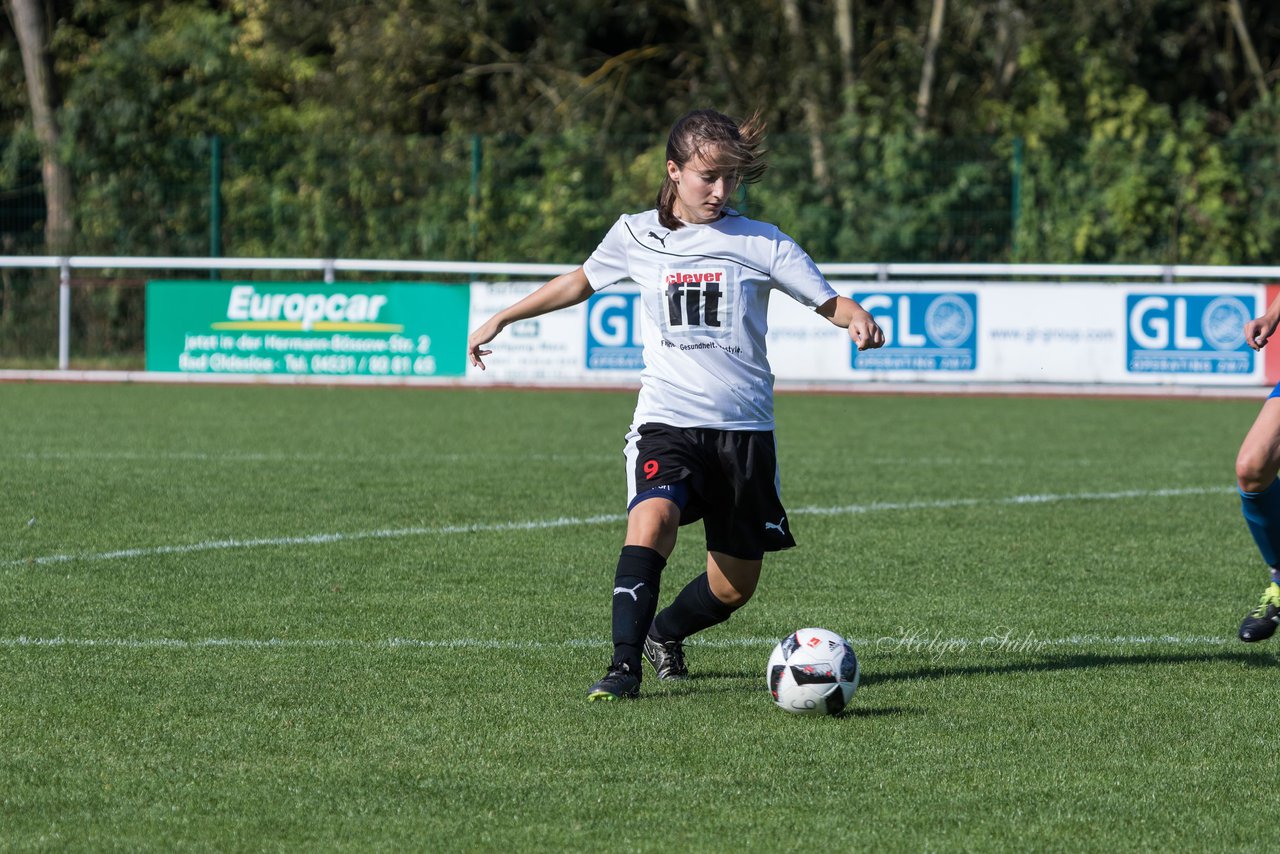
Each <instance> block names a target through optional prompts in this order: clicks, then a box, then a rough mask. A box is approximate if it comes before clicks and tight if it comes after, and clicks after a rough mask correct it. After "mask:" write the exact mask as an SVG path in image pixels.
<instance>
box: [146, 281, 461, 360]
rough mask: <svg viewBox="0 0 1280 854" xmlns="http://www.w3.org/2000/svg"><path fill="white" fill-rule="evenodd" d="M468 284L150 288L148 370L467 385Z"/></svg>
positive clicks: (168, 285) (186, 285) (212, 284)
mask: <svg viewBox="0 0 1280 854" xmlns="http://www.w3.org/2000/svg"><path fill="white" fill-rule="evenodd" d="M469 302H470V288H468V287H467V286H466V285H445V284H435V283H421V284H418V283H405V282H395V283H387V284H368V283H349V282H348V283H342V284H335V285H322V284H294V283H288V282H208V281H203V282H201V281H189V282H182V281H174V282H159V281H158V282H148V283H147V341H146V343H147V370H148V371H166V372H179V373H197V374H219V373H236V374H312V375H326V376H376V377H460V376H462V375H463V374H464V373H465V371H466V355H465V348H466V343H467V322H468V307H469Z"/></svg>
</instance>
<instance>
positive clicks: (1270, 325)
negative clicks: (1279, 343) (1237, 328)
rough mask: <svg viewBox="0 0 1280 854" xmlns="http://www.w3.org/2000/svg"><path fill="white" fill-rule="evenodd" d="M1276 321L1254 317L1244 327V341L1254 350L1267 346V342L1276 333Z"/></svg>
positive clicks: (1264, 316) (1265, 317) (1264, 317)
mask: <svg viewBox="0 0 1280 854" xmlns="http://www.w3.org/2000/svg"><path fill="white" fill-rule="evenodd" d="M1276 322H1277V321H1276V319H1275V318H1272V317H1268V316H1267V315H1265V314H1264V315H1263V316H1262V317H1255V318H1254V319H1253V320H1250V321H1249V322H1248V323H1246V324H1245V325H1244V341H1245V343H1246V344H1248V345H1249V346H1250V347H1252V348H1253V349H1255V350H1261V349H1262V348H1263V347H1265V346H1267V340H1268V339H1269V338H1270V337H1271V334H1272V333H1273V332H1275V331H1276Z"/></svg>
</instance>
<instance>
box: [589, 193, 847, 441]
mask: <svg viewBox="0 0 1280 854" xmlns="http://www.w3.org/2000/svg"><path fill="white" fill-rule="evenodd" d="M582 266H583V270H584V272H585V273H586V275H587V280H588V281H589V282H590V283H591V287H592V288H593V289H595V290H597V291H598V290H600V289H601V288H606V287H608V286H609V285H612V284H615V283H617V282H621V281H624V280H627V279H630V280H632V281H634V282H636V283H637V284H639V285H640V290H641V303H642V305H643V308H642V310H641V322H640V327H641V337H642V340H643V342H644V370H643V371H642V372H641V374H640V399H639V400H638V401H637V403H636V412H635V419H634V421H633V426H639V425H640V424H644V423H646V422H657V423H661V424H668V425H670V426H672V427H713V428H716V429H720V430H772V429H773V426H774V425H773V372H772V371H771V370H770V368H769V358H768V353H767V350H766V346H765V332H766V331H767V329H768V325H769V323H768V308H769V292H770V291H771V290H772V289H774V288H777V289H778V290H780V291H782V292H783V293H785V294H787V295H788V296H790V297H791V298H792V299H795V300H796V301H797V302H800V303H801V304H803V305H807V306H809V307H810V308H817V307H819V306H821V305H822V304H824V303H826V302H827V301H829V300H831V299H834V298H835V296H836V292H835V291H834V290H833V289H832V288H831V285H829V284H828V283H827V280H826V279H824V278H823V277H822V274H821V273H820V272H818V267H817V265H816V264H814V263H813V261H812V260H811V259H810V258H809V256H808V255H806V254H805V252H804V250H803V249H801V248H800V247H799V246H798V245H797V244H796V242H795V241H794V240H792V239H791V238H790V237H787V236H786V235H785V234H783V233H782V232H781V231H779V230H778V228H777V227H776V226H772V225H769V224H768V223H763V222H756V221H755V220H751V219H748V218H746V217H744V216H740V215H738V214H736V213H734V212H732V211H728V212H726V215H725V216H723V217H721V218H720V219H718V220H716V221H715V222H712V223H708V224H705V225H689V224H686V225H685V226H684V227H683V228H681V229H679V230H677V231H671V230H669V229H667V228H665V227H663V226H662V224H661V223H659V222H658V212H657V211H656V210H650V211H645V212H644V213H640V214H627V215H624V216H622V217H619V218H618V221H617V222H615V223H614V224H613V227H612V228H611V229H609V233H608V234H606V235H605V238H604V240H602V241H601V242H600V245H599V247H597V248H596V251H595V252H593V253H591V257H590V258H588V259H587V261H586V263H585V264H583V265H582Z"/></svg>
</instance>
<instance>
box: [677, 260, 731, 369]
mask: <svg viewBox="0 0 1280 854" xmlns="http://www.w3.org/2000/svg"><path fill="white" fill-rule="evenodd" d="M662 286H663V299H662V325H663V336H664V337H663V341H662V343H663V346H666V347H679V348H680V349H682V350H690V349H703V348H705V349H712V348H716V347H719V346H721V345H719V344H717V343H716V342H714V341H705V340H704V341H703V343H695V342H693V341H692V340H690V339H707V338H712V339H720V338H727V337H729V336H730V333H731V331H732V330H731V329H730V326H731V325H732V318H733V316H734V313H733V295H734V288H733V282H732V280H731V279H730V272H729V270H728V268H726V267H703V266H680V267H667V268H665V269H664V270H663V271H662ZM673 339H684V340H683V341H680V340H673Z"/></svg>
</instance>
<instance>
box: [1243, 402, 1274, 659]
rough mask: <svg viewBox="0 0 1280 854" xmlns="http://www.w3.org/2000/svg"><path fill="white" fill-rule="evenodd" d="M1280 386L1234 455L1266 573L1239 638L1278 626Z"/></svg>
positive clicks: (1265, 634) (1262, 636) (1255, 637)
mask: <svg viewBox="0 0 1280 854" xmlns="http://www.w3.org/2000/svg"><path fill="white" fill-rule="evenodd" d="M1278 471H1280V386H1277V390H1276V391H1274V392H1272V393H1271V396H1270V397H1269V398H1267V401H1266V402H1265V403H1264V404H1263V405H1262V411H1261V412H1259V413H1258V417H1257V419H1255V420H1254V422H1253V426H1252V427H1250V428H1249V432H1248V434H1247V435H1246V436H1245V439H1244V442H1242V443H1241V445H1240V452H1239V454H1238V455H1237V456H1236V484H1237V487H1238V488H1239V490H1240V510H1241V512H1242V513H1243V514H1244V520H1245V525H1246V526H1247V527H1248V528H1249V533H1250V534H1252V535H1253V541H1254V542H1255V543H1256V544H1257V546H1258V552H1259V553H1260V554H1261V555H1262V560H1263V561H1264V562H1265V563H1266V564H1267V566H1268V567H1270V572H1271V577H1270V580H1269V583H1268V585H1267V588H1266V590H1265V591H1264V592H1263V594H1262V598H1261V599H1260V600H1259V602H1258V604H1257V606H1256V607H1254V608H1253V610H1251V611H1250V612H1249V613H1248V614H1247V615H1246V616H1245V618H1244V620H1243V621H1242V622H1241V624H1240V639H1241V640H1243V641H1246V642H1253V641H1260V640H1266V639H1267V638H1269V637H1271V636H1272V635H1273V634H1275V631H1276V627H1277V625H1280V480H1277V479H1276V474H1277V472H1278Z"/></svg>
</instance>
